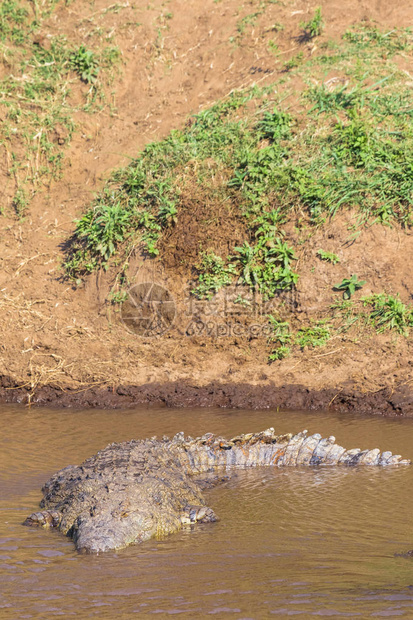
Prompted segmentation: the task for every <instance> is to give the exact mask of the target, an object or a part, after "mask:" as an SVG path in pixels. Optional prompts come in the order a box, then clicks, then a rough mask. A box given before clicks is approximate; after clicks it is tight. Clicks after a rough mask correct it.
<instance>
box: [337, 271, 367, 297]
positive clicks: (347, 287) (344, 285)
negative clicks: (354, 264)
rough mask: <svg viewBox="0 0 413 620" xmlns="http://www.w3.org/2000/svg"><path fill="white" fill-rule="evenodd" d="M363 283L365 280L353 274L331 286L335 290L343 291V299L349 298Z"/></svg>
mask: <svg viewBox="0 0 413 620" xmlns="http://www.w3.org/2000/svg"><path fill="white" fill-rule="evenodd" d="M365 284H366V281H365V280H359V279H358V277H357V275H355V274H353V275H352V276H351V278H344V279H343V280H342V281H341V282H340V283H339V284H335V285H334V287H333V288H334V290H335V291H343V299H350V298H351V296H352V295H354V293H355V292H356V291H358V290H359V289H361V288H362V287H363V286H364V285H365Z"/></svg>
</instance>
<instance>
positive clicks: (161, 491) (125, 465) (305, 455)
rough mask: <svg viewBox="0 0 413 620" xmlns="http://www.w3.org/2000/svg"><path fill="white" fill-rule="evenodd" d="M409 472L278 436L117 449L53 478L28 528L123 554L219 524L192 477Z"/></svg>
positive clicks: (314, 440)
mask: <svg viewBox="0 0 413 620" xmlns="http://www.w3.org/2000/svg"><path fill="white" fill-rule="evenodd" d="M337 464H338V465H347V466H353V465H370V466H374V465H376V466H387V465H407V464H410V461H407V460H403V459H402V458H401V457H400V456H398V455H397V456H393V455H392V454H391V452H383V453H382V454H380V451H379V450H377V449H376V450H363V451H361V450H359V449H355V450H345V448H342V447H341V446H338V445H337V444H336V443H335V438H334V437H328V438H327V439H322V438H321V435H312V436H310V437H307V431H303V432H302V433H298V434H297V435H291V434H288V435H276V433H275V431H274V429H273V428H270V429H268V430H266V431H263V432H261V433H256V434H252V433H251V434H248V435H239V436H237V437H233V438H232V439H231V440H229V441H228V440H226V439H223V438H222V437H215V436H214V435H212V434H211V433H207V434H206V435H204V436H203V437H198V438H197V439H192V438H191V437H188V438H185V437H184V435H183V433H178V434H177V435H175V437H174V438H173V439H172V440H169V439H168V438H167V437H165V438H164V439H163V440H160V441H159V440H157V439H156V438H153V439H146V440H142V441H129V442H123V443H120V444H111V445H109V446H107V448H105V449H104V450H102V451H100V452H98V453H97V454H96V455H95V456H92V457H91V458H89V459H87V460H86V461H85V462H84V463H83V464H82V465H80V466H69V467H66V468H65V469H62V470H61V471H59V472H57V473H56V474H54V475H53V476H52V477H51V479H50V480H49V481H48V482H47V483H46V484H45V486H44V487H43V493H44V497H43V500H42V502H41V504H40V506H41V508H43V509H44V510H42V511H41V512H37V513H34V514H32V515H30V517H28V518H27V519H26V521H25V522H24V525H30V526H33V525H38V526H42V527H55V528H58V529H60V530H61V531H62V532H63V533H64V534H67V535H68V536H71V537H72V538H73V540H74V542H75V544H76V547H77V549H78V550H80V551H85V552H92V553H93V552H100V551H108V550H110V549H120V548H122V547H126V546H127V545H130V544H133V543H139V542H143V541H144V540H148V539H149V538H153V537H155V538H160V537H163V536H166V535H167V534H172V533H173V532H176V531H178V530H179V529H181V527H182V526H183V525H187V524H189V525H191V524H194V523H197V522H198V523H200V522H201V523H202V522H204V523H206V522H211V521H216V520H217V517H216V515H215V513H214V512H213V510H212V509H211V508H208V507H207V506H205V500H204V498H203V495H202V492H201V488H200V486H199V484H197V483H196V482H195V481H194V479H193V478H192V476H202V475H203V474H204V475H205V474H208V473H209V472H215V471H217V472H219V471H227V470H231V469H236V468H246V467H257V466H277V467H287V466H296V465H303V466H309V465H337Z"/></svg>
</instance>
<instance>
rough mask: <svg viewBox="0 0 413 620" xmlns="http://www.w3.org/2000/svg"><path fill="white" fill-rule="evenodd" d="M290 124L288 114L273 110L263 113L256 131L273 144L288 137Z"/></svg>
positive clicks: (290, 120)
mask: <svg viewBox="0 0 413 620" xmlns="http://www.w3.org/2000/svg"><path fill="white" fill-rule="evenodd" d="M291 123H292V118H291V116H290V114H287V113H286V112H283V111H282V110H277V108H274V110H273V112H264V114H263V117H262V119H261V120H260V121H259V123H258V124H257V129H258V131H259V132H260V134H261V136H262V137H263V138H266V139H267V140H272V141H273V142H275V141H277V140H280V139H282V138H287V137H288V136H289V135H290V133H291V129H290V127H291Z"/></svg>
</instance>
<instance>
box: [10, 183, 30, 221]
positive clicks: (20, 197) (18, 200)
mask: <svg viewBox="0 0 413 620" xmlns="http://www.w3.org/2000/svg"><path fill="white" fill-rule="evenodd" d="M28 206H29V197H28V195H27V191H26V190H25V189H24V187H19V188H18V189H17V190H16V193H15V194H14V198H13V207H14V209H15V211H16V213H17V215H18V216H19V217H23V216H24V215H25V213H26V211H27V209H28Z"/></svg>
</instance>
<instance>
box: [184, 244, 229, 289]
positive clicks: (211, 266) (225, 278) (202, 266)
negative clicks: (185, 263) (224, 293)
mask: <svg viewBox="0 0 413 620" xmlns="http://www.w3.org/2000/svg"><path fill="white" fill-rule="evenodd" d="M195 267H196V269H197V270H198V271H199V283H198V286H196V287H195V288H194V289H193V290H192V293H193V294H194V295H196V296H197V297H199V298H200V299H211V298H212V297H213V296H214V295H215V293H217V292H218V291H219V290H220V289H221V288H222V287H223V286H226V285H227V284H230V283H231V282H232V280H233V277H234V274H235V269H234V266H233V265H231V264H226V262H225V261H224V259H223V258H221V257H220V256H217V255H216V254H214V253H213V252H205V253H204V254H203V255H202V258H201V261H200V263H198V264H197V265H195Z"/></svg>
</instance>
